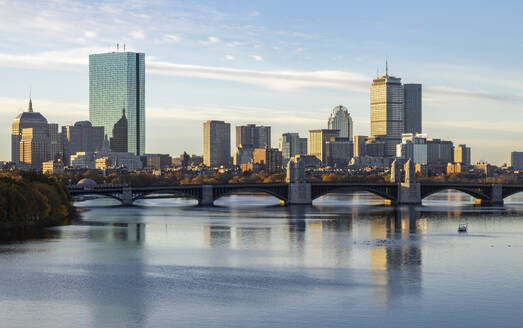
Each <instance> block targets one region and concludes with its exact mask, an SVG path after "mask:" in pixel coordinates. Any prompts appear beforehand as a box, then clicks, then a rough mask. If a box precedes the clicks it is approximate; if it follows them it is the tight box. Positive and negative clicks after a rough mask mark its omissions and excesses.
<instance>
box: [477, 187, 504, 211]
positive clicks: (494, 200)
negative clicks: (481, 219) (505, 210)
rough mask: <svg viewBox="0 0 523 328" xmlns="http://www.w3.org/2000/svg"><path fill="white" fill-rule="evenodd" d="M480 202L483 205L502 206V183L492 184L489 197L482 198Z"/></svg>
mask: <svg viewBox="0 0 523 328" xmlns="http://www.w3.org/2000/svg"><path fill="white" fill-rule="evenodd" d="M480 204H481V205H485V206H492V205H494V206H503V185H500V184H492V185H491V188H490V199H489V200H486V199H482V200H481V201H480Z"/></svg>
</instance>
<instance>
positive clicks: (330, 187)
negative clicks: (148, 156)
mask: <svg viewBox="0 0 523 328" xmlns="http://www.w3.org/2000/svg"><path fill="white" fill-rule="evenodd" d="M68 188H69V192H70V194H71V196H73V197H77V196H82V195H102V196H106V197H111V198H114V199H116V200H118V201H120V202H122V204H124V205H132V203H133V202H134V201H135V200H137V199H143V198H147V197H148V196H150V195H158V194H160V195H177V196H184V197H188V198H193V199H195V200H197V201H198V204H199V205H203V206H212V205H213V203H214V201H215V200H217V199H218V198H220V197H223V196H226V195H230V194H234V193H238V192H263V193H267V194H270V195H272V196H275V197H276V198H278V199H280V200H281V201H283V202H284V203H285V204H311V203H312V201H313V200H314V199H316V198H318V197H321V196H323V195H325V194H328V193H336V192H357V191H367V192H370V193H373V194H376V195H378V196H381V197H383V198H385V199H387V200H388V201H390V203H392V204H421V201H422V199H424V198H426V197H427V196H430V195H432V194H434V193H437V192H440V191H444V190H448V189H453V190H458V191H461V192H464V193H466V194H468V195H471V196H472V197H474V198H475V199H476V200H477V202H478V203H481V204H483V205H503V199H504V198H506V197H508V196H510V195H513V194H515V193H518V192H523V185H501V184H457V183H452V184H449V183H416V184H406V183H306V182H300V183H256V184H221V185H200V184H198V185H173V186H149V187H132V188H131V187H128V186H125V185H98V186H94V187H82V186H77V185H70V186H68Z"/></svg>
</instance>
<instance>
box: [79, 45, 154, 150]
mask: <svg viewBox="0 0 523 328" xmlns="http://www.w3.org/2000/svg"><path fill="white" fill-rule="evenodd" d="M117 48H118V49H117V51H116V52H109V53H104V54H92V55H89V121H91V123H92V125H93V126H103V127H104V131H105V134H106V135H107V137H108V139H111V138H112V137H113V127H114V125H115V124H116V122H118V121H119V120H120V118H121V117H122V107H124V108H126V118H127V121H128V129H127V136H128V138H127V149H128V151H129V152H131V153H134V154H135V155H143V154H144V153H145V54H143V53H136V52H129V51H125V50H124V52H120V51H119V46H117Z"/></svg>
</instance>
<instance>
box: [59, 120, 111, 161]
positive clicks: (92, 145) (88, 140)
mask: <svg viewBox="0 0 523 328" xmlns="http://www.w3.org/2000/svg"><path fill="white" fill-rule="evenodd" d="M104 136H105V132H104V128H103V126H92V124H91V122H89V121H79V122H76V123H75V124H74V125H66V126H62V138H61V139H62V144H63V153H64V155H65V156H64V157H65V158H66V159H68V158H69V157H70V156H71V155H73V154H76V153H78V152H96V151H100V150H102V148H103V146H104Z"/></svg>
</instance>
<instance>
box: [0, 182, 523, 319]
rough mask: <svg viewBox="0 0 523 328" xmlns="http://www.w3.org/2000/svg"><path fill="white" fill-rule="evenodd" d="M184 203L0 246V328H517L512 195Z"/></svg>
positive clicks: (167, 202) (101, 212)
mask: <svg viewBox="0 0 523 328" xmlns="http://www.w3.org/2000/svg"><path fill="white" fill-rule="evenodd" d="M192 204H193V202H192V201H190V200H185V199H150V200H141V201H140V202H139V203H137V205H138V206H135V207H120V206H117V203H114V201H113V200H109V199H98V200H88V201H83V202H79V203H77V206H78V207H79V208H81V209H82V213H81V217H82V220H81V222H78V223H76V224H74V225H70V226H65V227H58V228H53V229H48V230H45V231H42V232H40V233H34V234H31V235H30V236H22V237H25V238H22V239H23V240H18V241H13V240H9V241H8V240H6V241H4V242H3V243H1V244H0V326H1V327H262V326H270V327H329V326H332V327H334V326H343V327H347V326H350V327H400V326H401V327H522V326H523V311H522V310H521V309H523V197H521V196H520V197H519V198H518V196H517V195H516V196H513V197H512V198H511V199H508V200H507V202H506V206H505V207H504V208H481V207H476V206H475V205H474V202H473V200H472V199H470V198H469V197H467V196H465V195H464V194H461V193H454V192H449V193H440V194H436V195H433V196H431V197H430V198H429V199H427V200H425V201H424V203H423V206H417V207H403V208H394V207H391V206H386V205H384V204H383V202H382V200H381V199H380V198H376V197H374V196H371V195H369V194H365V193H361V194H360V193H358V194H352V195H327V196H325V197H323V198H322V199H320V200H318V201H315V203H314V205H313V206H306V207H300V206H292V207H283V206H280V205H279V201H278V200H277V199H275V198H273V197H269V196H263V195H241V196H238V195H237V196H230V197H227V198H223V199H221V200H219V201H217V202H216V205H219V206H217V207H214V208H202V207H194V206H192ZM460 223H467V224H468V228H469V232H468V233H464V234H463V233H462V234H459V233H457V231H456V229H457V227H458V225H459V224H460Z"/></svg>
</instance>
